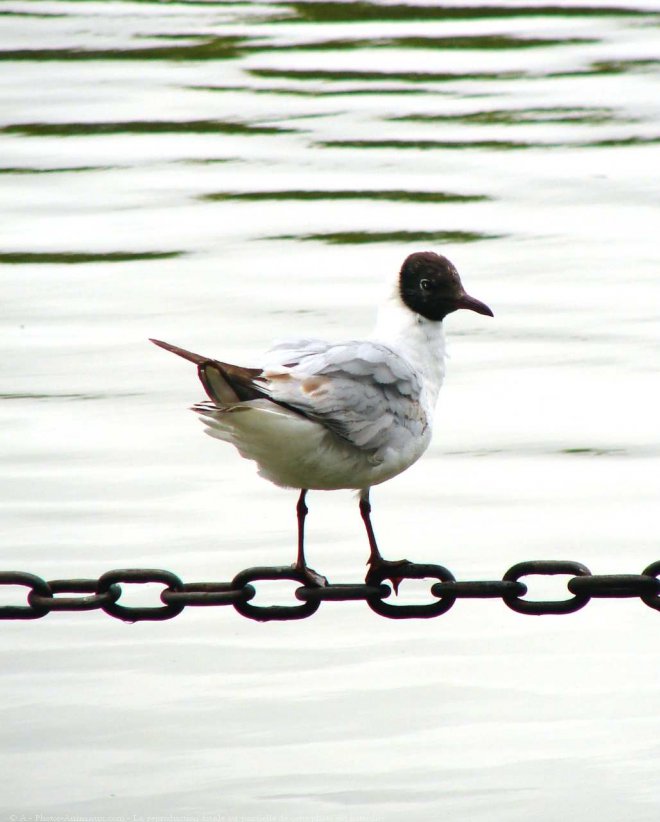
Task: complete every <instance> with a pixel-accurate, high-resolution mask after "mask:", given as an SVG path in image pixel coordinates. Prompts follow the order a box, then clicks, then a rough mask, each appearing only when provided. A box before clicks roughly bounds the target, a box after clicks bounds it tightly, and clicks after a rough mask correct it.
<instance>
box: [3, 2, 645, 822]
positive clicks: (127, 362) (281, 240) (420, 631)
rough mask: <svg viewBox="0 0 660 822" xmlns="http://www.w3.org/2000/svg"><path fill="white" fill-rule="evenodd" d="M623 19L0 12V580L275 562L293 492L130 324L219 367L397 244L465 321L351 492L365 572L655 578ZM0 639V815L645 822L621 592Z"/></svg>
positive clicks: (331, 329)
mask: <svg viewBox="0 0 660 822" xmlns="http://www.w3.org/2000/svg"><path fill="white" fill-rule="evenodd" d="M659 24H660V5H659V4H658V3H657V2H650V1H649V2H641V0H636V1H635V2H600V3H595V4H582V3H572V4H570V5H566V4H564V5H561V4H552V3H534V2H530V3H526V4H522V3H508V2H497V3H491V4H488V5H480V4H478V3H472V4H467V3H466V4H460V3H446V4H442V3H388V4H385V3H378V2H374V3H371V2H328V3H325V2H297V3H295V2H294V3H285V2H264V3H223V2H168V3H157V2H120V1H119V2H85V3H79V2H58V0H52V2H42V0H34V1H33V2H26V0H5V2H3V3H2V5H0V43H1V50H0V61H1V62H2V66H3V71H2V72H1V73H0V101H1V105H0V212H1V213H0V266H1V276H2V293H3V301H2V311H1V312H0V335H1V337H2V350H3V352H4V356H3V357H2V360H1V361H0V395H1V398H2V403H1V404H0V413H1V414H2V426H1V428H0V431H1V432H2V433H1V434H0V438H1V440H2V446H1V453H2V465H3V471H2V474H1V475H0V476H1V479H0V488H1V494H0V505H1V506H2V509H3V523H4V535H3V545H4V549H3V560H2V567H3V568H6V569H21V570H25V571H31V572H33V573H37V574H39V575H41V576H43V577H45V578H47V579H53V578H61V577H81V576H91V577H96V576H98V575H99V574H101V573H102V572H104V571H106V570H108V569H110V568H115V567H160V568H168V569H171V570H173V571H175V572H176V573H178V574H179V575H180V576H182V577H183V578H184V579H185V580H187V581H193V580H198V579H202V580H214V579H217V580H226V579H230V578H231V577H233V575H234V574H235V573H236V572H237V571H238V570H240V569H242V568H244V567H247V566H251V565H258V564H280V563H286V562H289V561H291V560H292V559H293V552H294V542H295V520H294V504H295V494H294V493H293V492H286V491H282V490H279V489H276V488H274V487H272V486H270V485H268V484H267V483H265V482H263V481H262V480H260V479H258V478H257V477H256V475H255V473H254V470H253V468H252V466H251V465H250V464H247V463H245V462H243V461H241V460H240V458H239V457H238V456H237V455H236V454H234V453H233V451H232V450H230V449H228V448H224V447H223V446H222V445H221V444H219V443H215V442H212V441H210V440H208V439H207V438H205V437H203V436H202V435H201V430H200V427H199V424H198V423H197V422H196V421H195V420H194V418H193V415H192V414H190V413H189V412H188V411H187V407H188V406H189V405H190V404H192V402H194V401H195V400H197V399H199V398H200V397H201V389H200V387H199V385H198V383H197V381H196V377H195V374H194V370H193V369H190V368H189V367H187V365H186V364H184V363H183V362H179V361H177V360H175V359H174V358H172V357H168V356H166V355H165V353H164V352H163V351H161V350H158V349H156V348H154V347H153V346H150V345H149V344H148V343H147V342H146V340H147V338H148V337H150V336H155V337H159V338H162V339H166V340H170V341H172V342H175V343H178V344H180V345H183V346H186V347H189V348H192V349H194V350H198V351H200V352H202V353H205V354H211V355H216V356H219V357H222V358H223V359H226V360H229V361H237V362H240V363H244V364H246V365H249V364H257V363H258V362H259V354H260V352H261V351H262V350H264V349H265V348H266V347H267V345H268V344H269V342H270V341H271V340H272V339H273V338H276V337H282V336H287V335H290V334H292V333H294V334H298V333H299V334H301V335H305V334H307V335H324V336H328V337H331V338H337V339H339V338H341V337H356V336H358V335H362V334H365V333H368V331H369V329H370V325H371V322H372V320H373V315H374V311H375V304H376V302H377V301H378V300H379V299H380V296H381V294H382V291H383V288H384V287H385V284H386V283H387V281H388V280H389V279H390V278H391V277H392V276H393V275H394V273H395V272H396V270H397V269H398V266H399V265H400V263H401V260H402V259H403V258H404V257H405V255H406V254H408V253H410V252H412V251H415V250H420V249H424V248H431V249H434V250H436V251H440V252H443V253H445V254H447V255H448V256H449V257H450V258H451V259H452V260H453V261H454V262H455V263H456V265H457V267H458V268H459V270H460V271H461V273H462V275H463V278H464V281H465V283H466V285H467V287H468V288H469V290H470V292H471V293H473V294H475V296H477V297H479V298H480V299H482V300H484V301H485V302H487V303H488V304H489V305H491V306H492V307H493V309H494V311H495V319H494V320H490V319H488V318H484V317H479V316H477V315H469V316H467V315H465V316H463V315H453V316H452V317H450V318H449V319H448V321H447V327H448V328H447V330H448V335H449V337H450V349H451V355H452V356H451V359H450V361H449V374H448V379H447V383H446V385H445V388H444V389H443V393H442V396H441V401H440V407H439V413H438V423H437V429H436V435H435V438H434V442H433V445H432V446H431V448H430V450H429V453H428V454H427V455H426V456H425V458H424V459H423V460H422V461H421V462H420V463H419V464H418V465H417V466H415V467H414V468H413V469H411V470H410V471H409V472H407V473H405V474H404V475H402V476H401V477H399V478H397V479H395V480H393V481H392V482H390V483H387V484H386V485H385V486H383V487H381V488H378V489H375V491H374V493H373V505H374V522H375V527H376V531H377V534H379V535H380V541H381V545H382V549H383V552H384V553H385V554H386V555H388V556H391V557H393V558H394V557H399V556H403V555H406V556H409V557H410V558H414V559H416V560H418V561H427V562H440V563H442V564H444V565H446V566H447V567H449V568H450V569H451V570H452V571H453V572H454V574H455V575H456V576H457V577H458V578H461V579H467V578H473V579H490V578H498V577H500V576H501V575H502V574H503V573H504V571H505V570H506V569H507V568H508V567H509V566H510V565H512V564H513V563H515V562H518V561H520V560H523V559H574V560H578V561H581V562H583V563H585V564H586V565H588V566H589V567H590V568H591V569H592V571H593V572H594V573H609V572H627V573H638V572H640V571H641V570H642V569H643V568H644V567H646V565H648V564H649V563H650V562H651V561H653V560H656V559H658V558H659V557H660V554H659V545H660V541H659V539H658V518H657V514H656V512H657V476H658V467H659V460H660V447H659V436H658V435H659V433H660V426H659V425H658V419H660V408H659V407H658V405H659V403H658V396H659V392H658V354H659V351H660V345H659V335H658V310H657V306H658V304H659V298H660V286H659V281H658V274H657V270H658V264H657V258H658V255H657V236H658V205H659V196H658V191H659V186H658V183H659V180H658V168H660V154H659V148H658V143H659V141H660V117H659V109H660V84H659V83H658V76H659V72H658V48H657V43H658V30H659V29H658V26H659ZM309 505H310V517H309V519H308V523H309V556H310V562H311V564H312V565H313V566H314V567H315V568H317V569H318V570H320V571H322V572H323V573H325V574H326V575H327V576H328V577H330V578H331V580H332V581H336V582H341V581H358V580H360V579H361V578H362V577H363V574H364V561H365V559H366V556H367V546H366V540H365V538H364V535H363V533H362V528H361V523H360V521H359V517H358V513H357V506H356V504H355V501H354V499H353V497H352V495H351V494H349V493H348V492H337V493H335V494H321V493H317V494H311V495H310V497H309ZM562 586H563V580H562V579H556V580H554V581H553V582H552V583H550V584H548V585H547V586H546V587H545V588H544V587H543V586H542V585H541V584H540V583H537V582H535V581H530V596H541V595H543V594H544V592H545V593H546V594H547V595H549V596H556V597H558V598H560V597H562V596H563V590H564V589H563V587H562ZM154 589H155V591H150V592H149V594H148V595H149V597H150V599H149V601H150V602H154V603H155V602H156V601H157V586H154ZM402 590H403V589H402ZM22 595H23V594H22V593H21V591H20V590H19V589H16V590H15V589H11V590H10V591H5V592H4V593H3V594H2V596H3V602H5V601H9V600H10V599H11V601H12V602H16V601H19V600H20V597H21V596H22ZM404 595H405V596H406V597H408V598H410V597H412V596H414V593H410V592H408V593H406V592H405V591H403V593H402V601H403V597H404ZM418 595H419V596H421V594H418ZM283 596H290V588H287V593H286V594H284V595H283ZM2 631H3V634H4V643H3V650H2V670H3V679H2V685H1V686H0V688H1V690H2V699H1V706H2V707H1V708H0V712H1V722H0V727H1V728H2V730H1V731H0V734H1V736H2V751H3V762H2V768H0V796H2V799H1V800H0V808H1V809H2V811H3V812H4V814H5V815H6V816H7V817H9V816H10V815H12V814H14V815H20V816H21V818H27V819H34V818H36V815H38V814H41V815H46V814H51V815H63V814H77V815H94V816H99V815H105V816H108V817H109V816H123V817H125V818H126V819H129V818H133V815H140V814H146V815H161V816H162V815H165V814H168V815H173V816H176V817H183V816H185V815H188V816H192V817H195V818H200V819H201V817H202V816H204V815H209V814H225V815H230V814H232V815H238V816H239V817H252V818H258V819H260V818H263V819H266V818H271V817H272V816H273V815H276V814H277V815H279V816H281V817H282V818H287V819H294V818H305V819H308V818H309V819H311V818H314V819H332V820H342V821H343V820H350V821H351V822H358V820H374V822H375V820H394V819H401V818H410V819H414V820H435V819H437V818H438V815H439V814H440V813H442V814H443V815H445V816H450V817H454V818H457V819H463V818H469V819H472V820H488V822H494V821H495V820H502V822H511V821H512V820H523V819H529V818H530V816H533V817H534V819H536V820H538V822H555V820H556V819H557V818H559V817H560V816H562V815H564V816H568V817H570V818H580V819H599V820H602V822H615V820H620V819H622V818H634V819H635V820H656V819H657V817H658V812H659V810H660V807H659V803H658V798H657V792H656V790H655V787H654V784H655V776H656V774H657V769H658V756H659V748H658V742H657V738H658V731H659V727H658V720H657V716H658V713H659V708H660V682H659V681H658V674H657V669H658V658H657V654H656V653H655V651H654V648H655V645H656V644H657V636H658V615H657V613H655V612H654V611H652V610H651V609H649V608H646V607H645V606H644V605H642V604H641V603H639V602H638V601H627V600H620V601H602V602H601V601H594V602H592V603H591V604H590V605H589V606H588V607H587V608H586V609H585V610H583V611H581V612H579V613H577V614H574V615H572V616H566V617H545V618H542V619H532V618H529V617H524V616H520V615H517V614H514V613H513V612H511V611H509V610H508V609H506V607H505V606H504V605H502V604H501V603H498V602H492V601H491V602H471V601H465V602H459V603H457V604H456V605H455V606H454V608H453V609H452V610H451V611H450V612H449V613H448V614H447V615H445V616H443V617H441V618H438V619H435V620H429V621H428V622H423V621H420V622H415V621H402V622H393V621H387V620H384V619H382V618H379V617H377V616H376V615H374V614H373V613H372V612H371V611H369V609H368V608H367V606H366V605H363V604H360V603H345V604H327V605H325V606H324V607H322V609H321V610H320V611H319V612H318V613H317V614H316V615H315V616H314V617H312V618H311V619H309V620H307V621H304V622H299V623H286V624H268V625H259V624H256V623H252V622H249V621H247V620H244V619H242V618H241V617H239V616H238V615H237V614H235V613H234V611H233V610H228V609H223V610H220V609H197V610H193V609H188V610H187V611H186V612H185V613H184V614H182V615H181V616H179V617H178V618H177V619H175V620H172V621H170V622H166V623H161V624H148V623H141V624H137V625H134V626H127V625H124V624H122V623H119V622H116V621H114V620H111V619H110V618H109V617H107V616H105V615H103V614H91V613H90V614H79V615H65V614H52V615H50V616H49V617H47V618H45V619H43V620H41V621H39V622H33V623H19V622H5V623H3V627H2Z"/></svg>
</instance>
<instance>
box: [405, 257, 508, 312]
mask: <svg viewBox="0 0 660 822" xmlns="http://www.w3.org/2000/svg"><path fill="white" fill-rule="evenodd" d="M399 293H400V294H401V299H402V300H403V303H404V305H406V306H408V308H409V309H410V310H411V311H414V312H415V313H416V314H420V315H421V316H422V317H425V318H426V319H427V320H435V321H437V322H439V321H440V320H444V318H445V317H446V316H447V314H451V313H452V311H458V309H459V308H468V309H470V311H476V312H477V314H485V315H486V316H488V317H492V316H493V312H492V311H491V310H490V308H488V306H487V305H486V304H485V303H482V302H480V301H479V300H475V298H474V297H470V296H469V294H467V293H466V291H465V289H464V288H463V283H462V282H461V278H460V277H459V276H458V271H456V269H455V268H454V266H453V265H452V264H451V263H450V262H449V260H448V259H447V258H446V257H443V256H442V255H441V254H435V253H434V252H433V251H418V252H416V253H415V254H411V255H410V256H409V257H406V259H405V260H404V261H403V265H402V266H401V272H400V273H399Z"/></svg>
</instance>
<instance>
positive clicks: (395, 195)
mask: <svg viewBox="0 0 660 822" xmlns="http://www.w3.org/2000/svg"><path fill="white" fill-rule="evenodd" d="M199 199H200V200H208V201H211V202H216V201H220V202H222V201H224V200H248V201H262V200H385V201H387V202H395V203H406V202H411V203H475V202H480V201H483V200H488V199H490V198H489V197H487V196H486V195H485V194H453V193H451V192H445V191H405V190H386V191H374V190H355V191H350V190H348V191H312V190H304V189H302V190H295V189H292V190H289V191H218V192H214V193H213V194H203V195H202V196H200V197H199Z"/></svg>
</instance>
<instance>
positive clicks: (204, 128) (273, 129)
mask: <svg viewBox="0 0 660 822" xmlns="http://www.w3.org/2000/svg"><path fill="white" fill-rule="evenodd" d="M294 131H295V129H290V128H280V127H279V126H255V125H250V124H249V123H233V122H223V121H221V120H172V121H169V122H168V121H162V120H132V121H131V120H129V121H125V122H114V123H15V124H13V125H10V126H5V127H4V128H0V132H4V133H5V134H23V135H24V136H26V137H76V136H84V135H90V134H93V135H98V134H242V135H250V134H284V133H290V132H294Z"/></svg>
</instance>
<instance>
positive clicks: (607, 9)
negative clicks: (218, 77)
mask: <svg viewBox="0 0 660 822" xmlns="http://www.w3.org/2000/svg"><path fill="white" fill-rule="evenodd" d="M282 6H283V7H284V8H286V9H287V10H288V9H292V10H293V11H294V12H295V14H296V18H297V20H298V21H305V22H313V23H340V22H346V23H349V22H355V21H358V20H393V21H394V20H470V19H475V18H476V19H479V18H481V19H483V18H493V17H495V18H506V17H601V16H602V17H620V16H625V17H636V16H650V15H652V14H654V12H648V11H643V10H641V9H631V8H627V7H626V6H624V5H621V6H618V7H617V6H596V5H593V6H582V5H580V6H578V5H569V4H568V3H567V4H565V5H559V4H557V5H551V4H548V5H539V6H535V5H523V4H522V3H516V4H515V5H511V6H501V5H484V6H479V5H474V6H468V5H465V6H459V5H443V4H440V3H434V4H428V5H423V6H422V5H420V6H416V5H414V4H407V3H399V4H394V3H393V4H389V3H386V4H385V3H384V4H382V5H381V4H376V3H365V2H359V0H356V1H355V2H351V0H349V2H331V3H323V2H294V3H283V4H282ZM280 19H281V21H282V22H292V18H291V17H290V16H282V18H280Z"/></svg>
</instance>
